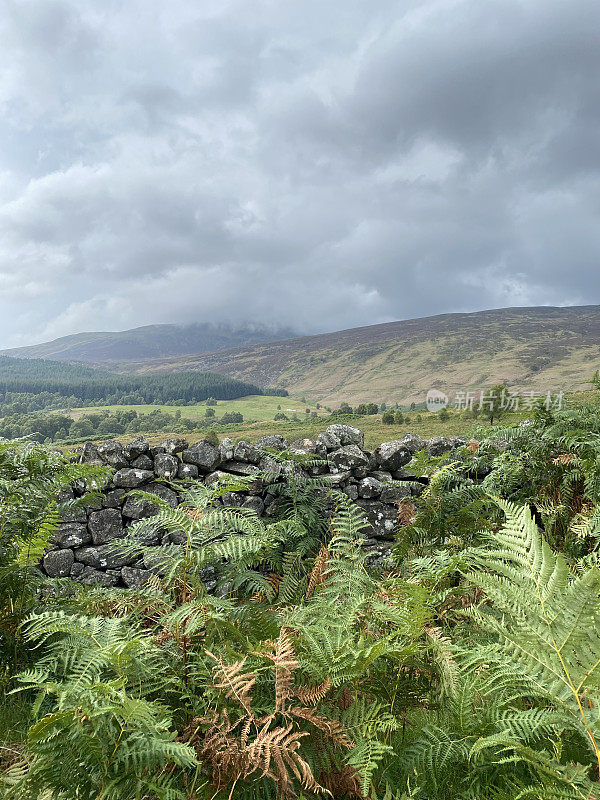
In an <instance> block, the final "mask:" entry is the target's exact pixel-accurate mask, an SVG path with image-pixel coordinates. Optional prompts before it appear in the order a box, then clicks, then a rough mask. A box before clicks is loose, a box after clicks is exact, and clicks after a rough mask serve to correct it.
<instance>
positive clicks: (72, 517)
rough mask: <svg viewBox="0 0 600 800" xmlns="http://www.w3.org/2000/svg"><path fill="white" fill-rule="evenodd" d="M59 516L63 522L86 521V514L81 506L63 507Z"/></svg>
mask: <svg viewBox="0 0 600 800" xmlns="http://www.w3.org/2000/svg"><path fill="white" fill-rule="evenodd" d="M60 518H61V519H62V521H63V522H82V523H83V524H84V525H85V523H86V522H87V514H86V512H85V508H84V507H83V506H72V507H71V508H65V509H63V510H62V511H61V512H60Z"/></svg>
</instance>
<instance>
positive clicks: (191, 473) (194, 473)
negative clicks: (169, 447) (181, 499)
mask: <svg viewBox="0 0 600 800" xmlns="http://www.w3.org/2000/svg"><path fill="white" fill-rule="evenodd" d="M199 474H200V473H199V472H198V467H197V466H196V465H195V464H179V466H178V467H177V477H178V478H179V480H181V481H194V480H196V478H197V477H198V475H199Z"/></svg>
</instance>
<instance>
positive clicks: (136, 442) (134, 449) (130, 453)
mask: <svg viewBox="0 0 600 800" xmlns="http://www.w3.org/2000/svg"><path fill="white" fill-rule="evenodd" d="M149 452H150V443H149V442H148V440H147V439H146V438H145V436H136V437H135V439H133V440H132V441H131V442H129V444H126V445H125V446H124V447H123V454H124V456H125V458H126V459H127V460H128V461H133V460H134V459H136V458H139V457H140V456H143V455H145V454H147V453H149Z"/></svg>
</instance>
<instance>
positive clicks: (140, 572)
mask: <svg viewBox="0 0 600 800" xmlns="http://www.w3.org/2000/svg"><path fill="white" fill-rule="evenodd" d="M151 574H152V573H151V572H149V571H148V570H147V569H137V568H136V567H123V569H122V570H121V579H122V581H123V583H124V584H125V586H127V588H128V589H139V588H140V587H141V586H143V585H144V584H145V583H146V582H147V580H148V579H149V578H150V576H151Z"/></svg>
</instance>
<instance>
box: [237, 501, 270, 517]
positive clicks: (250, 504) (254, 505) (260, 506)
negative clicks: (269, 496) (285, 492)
mask: <svg viewBox="0 0 600 800" xmlns="http://www.w3.org/2000/svg"><path fill="white" fill-rule="evenodd" d="M242 508H250V509H252V511H254V512H256V513H257V514H258V516H260V515H261V514H262V513H263V511H264V510H265V504H264V502H263V501H262V500H261V498H260V497H247V498H246V499H245V500H244V502H243V503H242Z"/></svg>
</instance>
